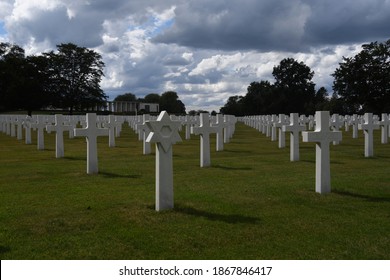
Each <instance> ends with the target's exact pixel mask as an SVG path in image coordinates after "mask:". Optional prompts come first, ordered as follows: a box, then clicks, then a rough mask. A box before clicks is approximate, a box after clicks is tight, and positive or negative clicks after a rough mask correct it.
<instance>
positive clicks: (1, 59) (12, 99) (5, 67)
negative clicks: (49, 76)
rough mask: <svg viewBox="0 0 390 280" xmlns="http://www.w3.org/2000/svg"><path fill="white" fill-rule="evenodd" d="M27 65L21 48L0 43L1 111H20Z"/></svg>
mask: <svg viewBox="0 0 390 280" xmlns="http://www.w3.org/2000/svg"><path fill="white" fill-rule="evenodd" d="M25 63H26V62H25V54H24V50H23V49H22V48H21V47H19V46H18V45H12V44H9V43H0V110H14V109H18V107H19V105H18V102H19V100H20V96H19V92H20V91H21V87H22V86H23V77H24V73H23V72H24V67H25Z"/></svg>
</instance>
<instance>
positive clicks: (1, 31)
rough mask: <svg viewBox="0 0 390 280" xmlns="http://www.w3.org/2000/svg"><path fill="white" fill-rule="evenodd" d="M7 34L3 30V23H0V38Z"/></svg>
mask: <svg viewBox="0 0 390 280" xmlns="http://www.w3.org/2000/svg"><path fill="white" fill-rule="evenodd" d="M5 34H7V31H6V30H5V26H4V22H3V21H0V36H1V35H5Z"/></svg>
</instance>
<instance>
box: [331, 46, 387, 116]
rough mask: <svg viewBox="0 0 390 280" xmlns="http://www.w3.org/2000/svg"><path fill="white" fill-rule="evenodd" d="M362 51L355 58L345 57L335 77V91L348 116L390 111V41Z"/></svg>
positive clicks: (366, 47)
mask: <svg viewBox="0 0 390 280" xmlns="http://www.w3.org/2000/svg"><path fill="white" fill-rule="evenodd" d="M362 48H363V49H362V51H361V52H360V53H358V54H357V55H355V56H354V57H352V58H347V57H344V58H343V62H341V63H340V64H339V67H338V68H337V69H336V71H335V72H334V73H333V74H332V76H333V77H334V82H333V90H334V92H335V94H337V96H338V97H339V98H340V99H341V100H342V101H343V104H344V106H345V113H347V114H352V113H362V112H373V113H381V112H387V111H390V40H388V41H386V42H383V43H378V42H373V43H370V44H364V45H363V46H362Z"/></svg>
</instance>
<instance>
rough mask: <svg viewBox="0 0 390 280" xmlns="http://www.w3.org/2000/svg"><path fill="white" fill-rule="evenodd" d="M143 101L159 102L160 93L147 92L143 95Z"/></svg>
mask: <svg viewBox="0 0 390 280" xmlns="http://www.w3.org/2000/svg"><path fill="white" fill-rule="evenodd" d="M144 102H145V103H160V95H159V94H157V93H149V94H148V95H146V96H145V97H144Z"/></svg>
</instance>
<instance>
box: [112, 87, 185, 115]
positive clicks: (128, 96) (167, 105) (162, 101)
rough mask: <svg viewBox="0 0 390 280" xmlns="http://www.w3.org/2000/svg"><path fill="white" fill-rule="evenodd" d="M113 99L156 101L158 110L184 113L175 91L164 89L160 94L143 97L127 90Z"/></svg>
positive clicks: (182, 105)
mask: <svg viewBox="0 0 390 280" xmlns="http://www.w3.org/2000/svg"><path fill="white" fill-rule="evenodd" d="M114 101H129V102H144V103H158V104H159V107H160V111H167V112H168V113H170V114H176V115H185V114H186V107H185V105H184V103H183V102H182V101H181V100H180V99H179V96H178V95H177V93H176V92H175V91H166V92H164V93H163V94H161V96H160V95H159V94H158V93H150V94H148V95H146V96H145V97H143V98H137V97H136V95H135V94H133V93H130V92H129V93H124V94H121V95H118V96H117V97H115V99H114Z"/></svg>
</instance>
